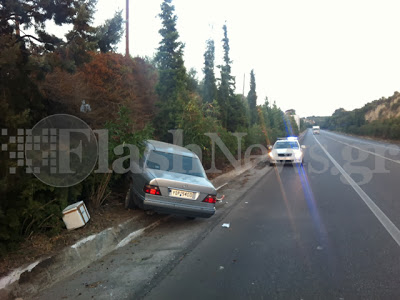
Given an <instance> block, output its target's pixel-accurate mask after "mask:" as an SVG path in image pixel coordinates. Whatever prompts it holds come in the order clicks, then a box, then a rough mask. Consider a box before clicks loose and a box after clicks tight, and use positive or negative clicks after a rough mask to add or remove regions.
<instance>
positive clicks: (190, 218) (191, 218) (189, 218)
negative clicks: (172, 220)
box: [186, 217, 196, 220]
mask: <svg viewBox="0 0 400 300" xmlns="http://www.w3.org/2000/svg"><path fill="white" fill-rule="evenodd" d="M186 219H188V220H194V219H196V217H186Z"/></svg>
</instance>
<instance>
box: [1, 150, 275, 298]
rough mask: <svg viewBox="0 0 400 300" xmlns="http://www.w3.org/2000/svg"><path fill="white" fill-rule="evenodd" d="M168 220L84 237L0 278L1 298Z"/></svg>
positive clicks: (37, 285) (218, 183) (224, 178)
mask: <svg viewBox="0 0 400 300" xmlns="http://www.w3.org/2000/svg"><path fill="white" fill-rule="evenodd" d="M266 159H267V156H266V155H262V156H259V157H257V158H255V159H253V160H252V161H250V162H248V163H246V164H245V165H244V166H242V167H241V168H237V169H234V170H232V171H229V172H227V173H224V174H221V175H220V176H218V177H216V178H214V179H213V180H211V182H212V183H213V185H214V186H215V187H216V188H218V187H222V186H224V185H226V184H227V183H229V181H231V180H232V179H234V178H236V177H237V176H239V175H241V174H242V173H244V172H246V171H248V170H249V169H251V168H252V167H255V166H256V165H257V164H258V163H260V162H262V161H264V160H266ZM168 218H169V216H159V215H154V216H147V217H146V218H143V217H142V216H140V215H138V216H136V217H133V218H132V219H129V220H128V221H126V222H124V223H122V224H119V225H117V226H114V227H110V228H107V229H105V230H103V231H101V232H100V233H97V234H93V235H90V236H88V237H85V238H83V239H81V240H79V241H78V242H77V243H75V244H74V245H72V246H68V247H66V248H64V249H63V250H62V251H61V252H60V253H58V254H56V255H53V256H48V257H44V258H42V259H40V260H37V261H36V262H33V263H30V264H28V265H25V266H22V267H20V268H18V269H15V270H13V271H12V272H10V273H9V274H8V275H7V276H5V277H3V278H0V299H14V298H16V297H27V296H28V297H29V296H30V295H33V294H36V293H38V292H39V291H41V290H43V289H45V288H48V287H50V286H51V285H53V284H55V283H56V282H58V281H61V280H62V279H65V278H66V277H68V276H70V275H72V274H74V273H76V272H78V271H80V270H82V269H84V268H86V267H88V266H89V265H90V264H91V263H93V262H94V261H96V260H98V259H101V258H102V257H104V256H105V255H107V254H109V253H111V252H112V251H114V250H116V249H118V248H120V247H123V246H125V245H127V244H128V243H129V242H131V241H132V240H133V239H135V238H138V237H140V236H141V235H143V234H144V233H145V232H146V231H148V230H151V229H153V228H155V227H157V226H158V225H160V224H161V223H162V222H164V221H166V220H167V219H168Z"/></svg>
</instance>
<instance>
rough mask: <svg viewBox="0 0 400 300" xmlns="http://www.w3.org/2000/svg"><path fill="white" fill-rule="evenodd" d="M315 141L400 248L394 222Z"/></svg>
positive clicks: (399, 232) (398, 234) (399, 240)
mask: <svg viewBox="0 0 400 300" xmlns="http://www.w3.org/2000/svg"><path fill="white" fill-rule="evenodd" d="M314 139H315V140H316V141H317V143H318V144H319V146H320V147H321V149H322V150H323V151H324V152H325V154H326V155H327V156H328V158H329V159H330V160H331V162H332V163H333V164H334V166H335V167H336V168H337V169H338V170H339V172H340V173H342V175H343V177H344V178H346V180H347V181H348V182H349V184H350V185H351V186H352V188H353V189H354V190H355V191H356V192H357V194H358V195H359V196H360V197H361V199H362V200H363V201H364V203H365V204H366V205H367V206H368V208H369V209H370V210H371V211H372V212H373V214H374V215H375V217H376V218H377V219H378V220H379V222H381V224H382V225H383V227H385V229H386V230H387V232H389V234H390V235H391V236H392V238H393V239H394V240H395V241H396V243H397V244H398V245H399V246H400V230H399V229H398V228H397V227H396V226H395V225H394V224H393V222H392V221H390V219H389V218H388V217H387V216H386V215H385V214H384V212H383V211H381V210H380V208H379V207H378V206H377V205H376V204H375V202H374V201H372V199H371V198H370V197H369V196H368V195H367V194H366V193H365V192H364V191H363V190H362V189H361V188H360V186H359V185H358V184H357V183H356V182H355V181H354V180H353V179H352V178H351V177H350V175H349V174H347V173H346V171H345V170H344V169H343V168H342V167H341V166H340V165H339V164H338V163H337V162H336V161H335V159H334V158H333V157H332V156H331V155H330V154H329V152H328V151H327V150H326V149H325V148H324V147H323V146H322V145H321V143H320V142H319V141H318V140H317V138H316V137H315V136H314Z"/></svg>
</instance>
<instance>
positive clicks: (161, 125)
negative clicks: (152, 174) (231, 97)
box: [154, 0, 188, 140]
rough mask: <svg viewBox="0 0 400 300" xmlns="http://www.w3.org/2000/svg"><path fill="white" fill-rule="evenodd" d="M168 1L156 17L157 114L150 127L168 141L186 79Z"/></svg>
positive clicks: (184, 93)
mask: <svg viewBox="0 0 400 300" xmlns="http://www.w3.org/2000/svg"><path fill="white" fill-rule="evenodd" d="M171 2H172V0H164V2H163V3H162V4H161V13H160V14H159V17H160V18H161V21H162V28H161V29H160V30H159V33H160V35H161V37H162V39H161V41H160V46H159V47H158V52H157V54H156V57H155V63H156V66H157V69H158V72H159V81H158V84H157V86H156V92H157V94H158V96H159V102H158V107H159V111H158V114H157V116H156V118H155V119H154V127H155V128H156V133H157V134H158V136H159V137H160V138H161V139H163V140H167V139H168V138H169V134H168V130H170V129H174V128H176V126H177V124H178V118H179V117H180V116H181V115H182V113H183V109H184V104H185V102H187V83H188V76H187V73H186V69H185V66H184V61H183V48H184V45H183V43H182V42H180V41H178V39H179V33H178V31H177V29H176V20H177V17H176V15H174V11H175V7H174V6H173V5H172V4H171Z"/></svg>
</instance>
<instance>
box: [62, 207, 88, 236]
mask: <svg viewBox="0 0 400 300" xmlns="http://www.w3.org/2000/svg"><path fill="white" fill-rule="evenodd" d="M62 213H63V221H64V223H65V226H67V229H68V230H71V229H75V228H79V227H82V226H83V225H85V224H86V223H87V222H89V219H90V215H89V212H88V211H87V209H86V205H85V203H83V201H79V202H76V203H74V204H71V205H69V206H67V207H66V208H65V209H64V210H63V212H62Z"/></svg>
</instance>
